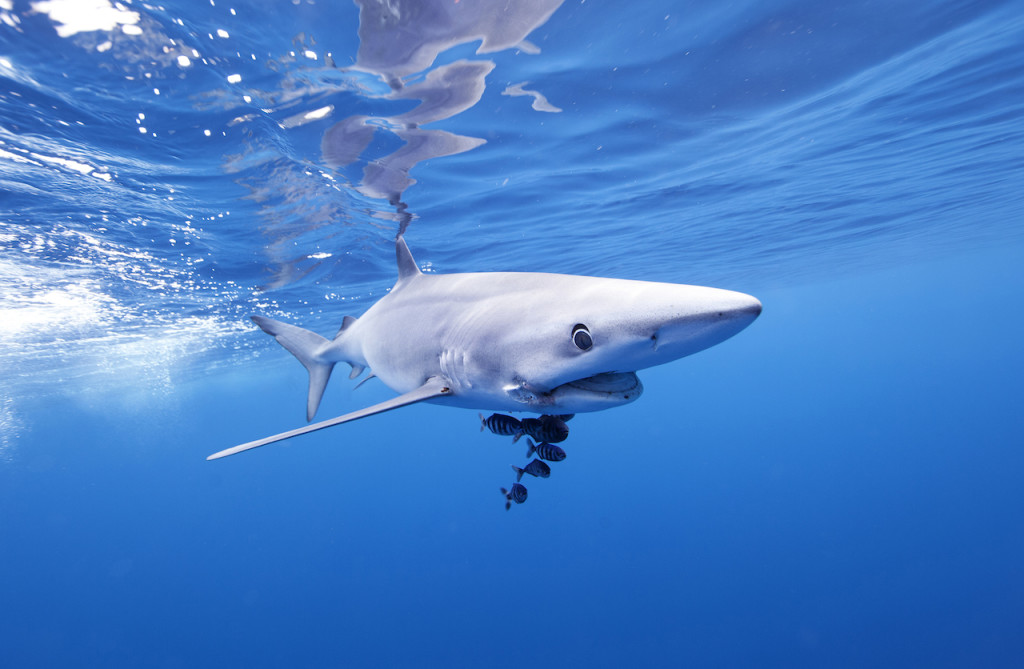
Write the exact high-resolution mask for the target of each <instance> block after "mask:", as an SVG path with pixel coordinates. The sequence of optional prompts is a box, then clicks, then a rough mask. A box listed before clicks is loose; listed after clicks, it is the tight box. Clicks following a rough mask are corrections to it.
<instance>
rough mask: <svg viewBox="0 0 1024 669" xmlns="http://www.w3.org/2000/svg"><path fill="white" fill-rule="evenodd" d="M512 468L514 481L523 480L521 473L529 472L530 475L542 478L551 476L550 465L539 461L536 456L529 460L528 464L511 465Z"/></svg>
mask: <svg viewBox="0 0 1024 669" xmlns="http://www.w3.org/2000/svg"><path fill="white" fill-rule="evenodd" d="M512 469H514V470H516V481H522V480H523V474H529V475H530V476H539V477H540V478H542V479H546V478H547V477H549V476H551V467H548V466H547V465H546V464H545V463H543V462H541V461H540V460H538V459H537V458H534V459H533V460H531V461H530V464H528V465H526V466H525V467H516V466H515V465H512Z"/></svg>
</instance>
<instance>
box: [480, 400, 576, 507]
mask: <svg viewBox="0 0 1024 669" xmlns="http://www.w3.org/2000/svg"><path fill="white" fill-rule="evenodd" d="M572 416H573V414H565V415H560V416H552V415H543V416H541V417H540V418H524V419H522V420H519V419H518V418H515V417H513V416H506V415H505V414H502V413H493V414H491V415H490V416H488V417H487V418H484V416H483V414H480V431H481V432H483V431H484V430H485V429H487V430H490V431H491V432H492V433H493V434H497V435H499V436H503V437H512V442H513V443H515V442H517V441H519V439H521V438H522V437H524V436H525V437H527V439H526V443H527V444H528V445H529V448H528V450H527V451H526V457H528V458H530V457H533V456H536V457H533V459H532V460H530V462H529V463H527V464H526V466H525V467H516V466H515V465H512V469H513V470H514V471H515V472H516V481H515V483H513V484H512V487H511V488H501V494H502V495H504V496H505V510H506V511H508V510H509V509H511V508H512V504H513V503H515V504H522V503H523V502H525V501H526V497H527V494H528V493H527V490H526V486H524V485H523V484H522V483H521V481H522V480H523V474H529V475H530V476H535V477H537V478H542V479H546V478H548V477H549V476H551V467H550V465H548V464H547V462H544V461H545V460H547V461H548V462H561V461H562V460H565V451H564V450H563V449H562V447H561V446H556V445H555V444H556V443H558V442H562V441H565V440H566V439H568V437H569V426H568V425H566V423H567V422H569V420H570V419H572Z"/></svg>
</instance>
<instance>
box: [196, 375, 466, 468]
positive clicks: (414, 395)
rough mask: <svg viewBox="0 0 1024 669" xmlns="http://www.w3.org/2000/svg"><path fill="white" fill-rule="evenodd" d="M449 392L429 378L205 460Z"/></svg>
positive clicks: (444, 383) (445, 385)
mask: <svg viewBox="0 0 1024 669" xmlns="http://www.w3.org/2000/svg"><path fill="white" fill-rule="evenodd" d="M451 392H452V391H451V388H449V387H448V384H447V383H446V382H445V381H444V380H443V379H439V378H437V377H431V378H429V379H427V382H426V383H424V384H423V385H422V386H420V387H419V388H417V389H416V390H410V391H409V392H407V393H405V394H404V395H399V396H398V397H394V398H392V399H390V400H386V401H384V402H381V403H380V404H374V405H373V406H370V407H366V408H365V409H359V410H358V411H353V412H352V413H347V414H345V415H344V416H338V417H337V418H331V419H329V420H325V421H321V422H319V423H314V424H312V425H306V426H305V427H300V428H297V429H295V430H290V431H288V432H282V433H280V434H275V435H273V436H271V437H264V438H263V439H257V440H256V441H250V442H248V443H245V444H239V445H238V446H233V447H232V448H227V449H225V450H223V451H220V452H217V453H214V454H213V455H211V456H209V457H207V458H206V459H207V460H217V459H218V458H223V457H226V456H228V455H234V454H235V453H241V452H242V451H248V450H249V449H251V448H258V447H260V446H266V445H267V444H273V443H275V442H278V441H284V440H285V439H291V438H292V437H297V436H299V435H300V434H307V433H309V432H315V431H317V430H322V429H324V428H326V427H333V426H334V425H340V424H341V423H348V422H350V421H353V420H359V419H360V418H366V417H367V416H372V415H374V414H378V413H384V412H385V411H391V410H392V409H397V408H399V407H404V406H408V405H409V404H415V403H416V402H422V401H424V400H429V399H433V398H435V397H442V396H444V395H450V394H451Z"/></svg>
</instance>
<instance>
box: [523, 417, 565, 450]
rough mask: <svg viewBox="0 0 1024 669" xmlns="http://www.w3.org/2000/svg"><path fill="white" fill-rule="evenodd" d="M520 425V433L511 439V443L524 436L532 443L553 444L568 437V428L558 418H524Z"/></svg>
mask: <svg viewBox="0 0 1024 669" xmlns="http://www.w3.org/2000/svg"><path fill="white" fill-rule="evenodd" d="M520 423H521V425H522V428H521V431H520V432H519V434H517V435H515V436H514V437H513V438H512V441H518V440H519V438H520V437H522V436H523V435H526V436H528V437H532V438H533V440H534V441H547V442H550V443H553V444H555V443H558V442H560V441H565V440H566V439H567V438H568V437H569V426H568V425H566V424H565V421H564V420H562V419H561V418H559V417H558V416H541V417H540V418H524V419H523V420H522V421H520Z"/></svg>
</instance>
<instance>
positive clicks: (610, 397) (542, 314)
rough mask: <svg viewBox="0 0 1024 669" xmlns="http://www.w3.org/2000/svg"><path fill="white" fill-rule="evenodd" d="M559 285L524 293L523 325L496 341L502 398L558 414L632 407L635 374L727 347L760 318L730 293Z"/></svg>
mask: <svg viewBox="0 0 1024 669" xmlns="http://www.w3.org/2000/svg"><path fill="white" fill-rule="evenodd" d="M560 279H561V280H560V281H558V282H557V283H558V285H557V287H555V288H553V289H552V290H549V291H543V292H542V293H539V294H538V293H537V291H536V290H534V291H532V294H533V296H534V298H535V299H537V300H538V303H537V304H535V305H533V306H534V308H533V309H526V311H525V316H521V318H524V319H525V320H526V321H527V322H526V323H520V325H521V326H522V327H518V328H511V329H510V332H505V333H503V335H501V336H500V338H501V339H502V340H503V341H502V342H501V345H502V348H503V349H504V350H505V351H506V352H507V355H506V356H505V365H503V366H504V367H505V368H506V370H509V374H510V378H509V380H508V383H507V385H506V390H507V391H508V392H509V394H510V395H512V396H513V397H516V398H517V399H519V400H521V401H523V402H525V403H528V404H537V405H538V406H539V405H542V404H544V403H551V404H552V405H553V408H557V409H558V410H560V411H565V412H569V411H593V410H597V409H604V408H608V407H609V406H613V405H616V404H624V403H627V402H631V401H633V400H635V399H636V398H637V397H639V395H640V393H641V392H642V387H641V386H640V382H639V380H638V379H637V377H636V375H635V374H634V372H636V371H637V370H641V369H646V368H647V367H654V366H656V365H661V364H664V363H666V362H670V361H672V360H676V359H677V358H682V357H684V356H687V355H690V354H692V353H696V352H698V351H702V350H704V349H706V348H708V347H710V346H714V345H715V344H718V343H720V342H722V341H725V340H726V339H728V338H729V337H732V336H733V335H735V334H736V333H738V332H739V331H740V330H742V329H744V328H745V327H747V326H748V325H750V324H751V323H752V322H753V321H754V319H755V318H757V316H758V315H759V314H760V313H761V303H760V302H759V301H758V300H757V299H755V298H753V297H751V296H750V295H745V294H743V293H737V292H733V291H728V290H719V289H716V288H704V287H700V286H685V285H679V284H666V283H653V282H647V281H627V280H621V279H598V278H591V277H560ZM565 279H569V282H568V283H567V282H566V281H565ZM541 298H542V299H543V300H545V303H544V304H541V303H540V299H541Z"/></svg>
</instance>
